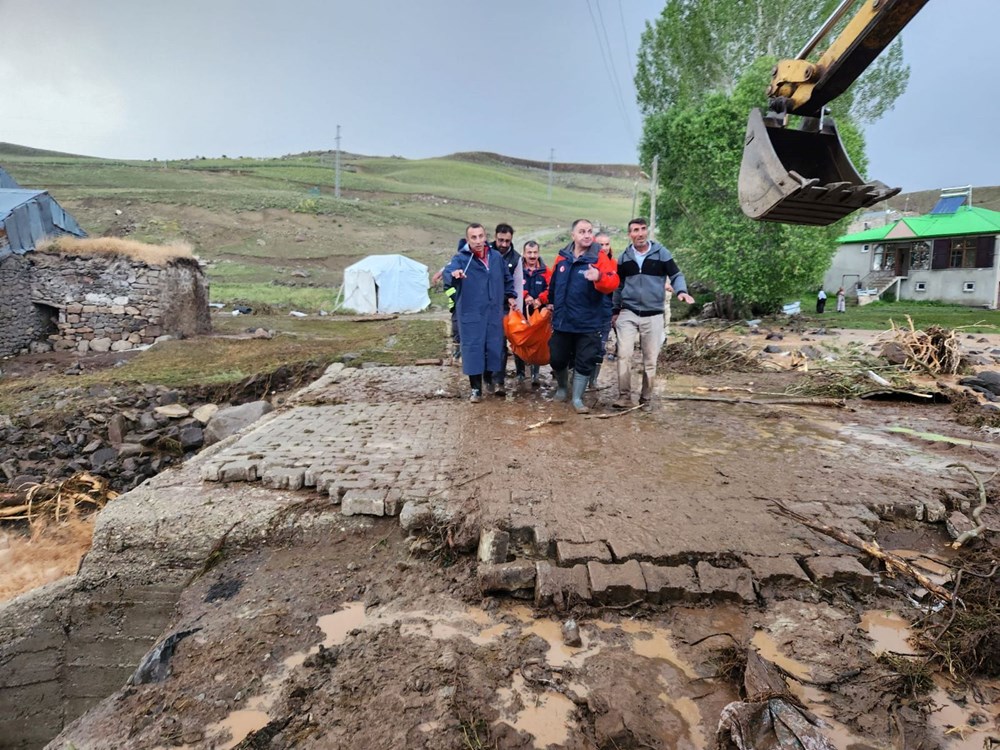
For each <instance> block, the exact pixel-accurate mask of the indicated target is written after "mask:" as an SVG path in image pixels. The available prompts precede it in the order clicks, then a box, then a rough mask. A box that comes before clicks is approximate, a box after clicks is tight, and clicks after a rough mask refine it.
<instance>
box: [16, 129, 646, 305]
mask: <svg viewBox="0 0 1000 750" xmlns="http://www.w3.org/2000/svg"><path fill="white" fill-rule="evenodd" d="M332 156H333V155H332V154H331V153H328V152H314V153H309V154H298V155H289V156H285V157H281V158H274V159H252V158H220V159H190V160H177V161H173V160H172V161H166V162H157V161H120V160H109V159H94V158H90V157H78V156H72V155H68V154H57V153H55V152H44V151H39V150H37V149H30V148H25V147H21V146H11V145H9V144H0V165H3V166H4V167H5V168H6V169H7V170H8V172H10V174H11V176H12V177H14V179H16V180H17V181H18V182H19V183H20V184H22V185H23V186H25V187H31V188H44V189H46V190H49V191H50V192H51V193H52V195H53V196H54V197H55V198H56V199H57V200H58V201H59V202H60V203H61V204H62V205H64V206H65V207H66V208H67V209H69V210H70V211H71V212H72V213H73V214H74V215H75V216H76V217H77V219H78V220H79V221H80V222H81V224H82V225H83V227H84V228H85V229H86V230H87V231H88V232H89V233H91V234H95V235H116V236H130V237H133V238H134V239H138V240H142V241H149V242H162V241H165V240H172V239H184V240H187V241H188V242H190V243H191V244H192V245H193V246H194V248H195V251H196V253H197V254H198V255H199V256H200V257H201V258H202V259H204V260H206V261H208V262H209V267H208V273H209V277H210V281H211V283H212V296H213V298H214V299H217V300H229V299H237V298H238V299H244V300H249V301H254V300H256V301H265V302H271V303H282V302H284V303H287V304H294V305H296V306H299V307H313V308H315V307H322V306H329V303H330V301H331V299H332V296H333V293H334V290H335V289H336V287H337V286H339V284H340V282H341V279H342V276H341V272H342V271H343V269H344V268H345V267H346V266H347V265H349V264H351V263H353V262H355V261H356V260H358V259H360V258H362V257H364V256H366V255H368V254H371V253H387V252H405V253H406V254H407V255H409V256H411V257H413V258H415V259H417V260H420V261H422V262H424V263H427V264H428V265H429V266H430V267H432V268H437V267H440V266H441V265H442V264H443V263H444V262H446V261H447V259H448V258H450V257H451V254H452V253H453V252H454V247H455V241H456V238H457V237H458V236H460V235H461V234H462V232H463V231H464V229H465V226H466V224H468V223H470V222H480V223H482V224H484V225H485V226H486V227H487V228H489V229H492V227H493V226H495V225H496V224H497V223H499V222H501V221H506V222H509V223H511V224H512V225H513V226H514V227H515V229H516V234H515V238H514V239H515V242H516V243H517V244H518V245H520V244H521V243H523V242H524V241H525V240H526V239H528V238H529V236H530V237H533V238H535V239H538V240H539V241H540V242H541V243H542V246H543V252H544V253H545V254H546V255H549V254H554V252H555V251H556V250H557V249H558V247H559V243H560V242H562V241H564V239H565V235H566V233H567V228H568V225H569V223H570V222H572V221H573V220H574V219H576V218H580V217H587V218H590V219H592V220H593V221H594V222H596V223H598V224H600V225H603V226H607V227H609V228H610V229H611V230H612V232H613V233H615V234H616V235H617V236H618V238H619V239H618V240H617V242H616V244H618V245H622V244H623V243H624V240H623V238H624V226H625V224H626V223H627V221H628V219H629V218H631V217H630V213H631V210H632V197H633V190H634V189H635V181H634V179H631V178H630V177H627V175H629V174H630V172H629V168H628V167H624V166H612V167H601V166H600V165H579V167H578V168H579V170H580V171H574V166H576V165H560V166H559V169H558V171H556V173H555V175H554V184H553V190H552V197H551V198H549V197H548V171H547V166H548V165H547V164H546V165H544V166H545V169H541V168H540V166H539V165H540V163H533V162H528V161H525V160H518V159H510V158H508V157H503V156H500V155H496V154H479V155H476V154H456V155H453V156H449V157H443V158H436V159H421V160H408V159H402V158H399V157H372V156H361V155H355V154H342V155H341V167H342V169H341V199H339V200H337V199H335V198H334V197H333V192H334V189H333V183H334V173H333V159H332ZM633 169H634V168H633Z"/></svg>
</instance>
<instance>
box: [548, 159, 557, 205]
mask: <svg viewBox="0 0 1000 750" xmlns="http://www.w3.org/2000/svg"><path fill="white" fill-rule="evenodd" d="M555 158H556V150H555V149H554V148H550V149H549V200H552V162H553V160H554V159H555Z"/></svg>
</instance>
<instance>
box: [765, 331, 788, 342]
mask: <svg viewBox="0 0 1000 750" xmlns="http://www.w3.org/2000/svg"><path fill="white" fill-rule="evenodd" d="M764 338H765V339H766V340H767V341H781V340H782V339H784V338H785V337H784V336H782V335H781V334H780V333H775V332H774V331H772V332H771V333H769V334H767V336H765V337H764Z"/></svg>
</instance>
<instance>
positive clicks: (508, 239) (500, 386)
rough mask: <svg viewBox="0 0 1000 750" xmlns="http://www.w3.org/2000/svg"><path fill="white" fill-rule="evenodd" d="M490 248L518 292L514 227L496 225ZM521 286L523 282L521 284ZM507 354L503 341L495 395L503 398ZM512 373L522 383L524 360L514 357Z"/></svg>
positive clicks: (518, 261)
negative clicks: (501, 260) (498, 256)
mask: <svg viewBox="0 0 1000 750" xmlns="http://www.w3.org/2000/svg"><path fill="white" fill-rule="evenodd" d="M490 247H492V248H493V249H494V250H496V251H497V252H498V253H500V257H501V258H503V262H504V265H506V266H507V270H508V271H510V276H511V278H512V279H514V291H515V292H518V291H519V289H518V286H519V284H518V274H519V273H521V271H520V270H519V268H520V265H521V256H520V254H519V253H518V252H517V250H515V249H514V227H512V226H511V225H510V224H502V223H501V224H497V228H496V230H495V231H494V232H493V242H492V243H490ZM521 286H523V282H522V284H521ZM508 356H509V352H508V351H507V342H506V341H504V346H503V361H502V362H501V363H500V378H499V379H498V380H497V382H496V395H497V396H500V397H501V398H502V397H503V396H506V395H507V386H506V383H505V382H504V379H505V378H506V377H507V357H508ZM514 372H515V373H516V375H517V380H518V382H519V383H523V382H524V360H522V359H521V358H520V357H518V356H517V355H516V354H515V355H514Z"/></svg>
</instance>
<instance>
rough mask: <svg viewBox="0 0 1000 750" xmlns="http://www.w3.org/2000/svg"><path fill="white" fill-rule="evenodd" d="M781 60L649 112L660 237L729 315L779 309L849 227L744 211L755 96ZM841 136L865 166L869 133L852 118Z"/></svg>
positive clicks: (645, 155) (819, 270)
mask: <svg viewBox="0 0 1000 750" xmlns="http://www.w3.org/2000/svg"><path fill="white" fill-rule="evenodd" d="M772 65H773V61H772V60H768V59H766V58H764V59H762V60H760V61H759V62H758V63H755V64H754V65H753V66H751V68H750V70H749V71H747V73H746V74H744V76H743V78H742V79H741V80H740V81H739V82H738V83H737V86H736V88H735V90H734V91H733V93H732V94H729V95H727V94H722V93H715V94H710V95H708V96H707V97H705V98H704V99H703V100H702V101H701V102H700V103H699V104H698V105H694V104H691V103H688V104H675V105H674V106H672V107H671V108H670V109H668V110H667V111H666V112H663V113H661V114H656V115H651V116H650V117H647V118H646V122H645V126H644V135H643V141H642V144H641V146H640V160H641V162H642V163H643V164H648V163H650V162H651V161H652V158H653V156H654V155H655V154H659V156H660V175H661V185H660V192H659V196H658V199H657V206H656V210H657V217H658V218H657V224H658V235H659V238H660V239H662V240H663V241H665V243H666V244H667V245H668V246H669V247H670V248H671V249H672V251H673V252H674V253H675V255H677V257H678V261H679V262H680V264H681V267H682V268H683V269H685V271H686V272H687V273H689V274H690V276H691V277H692V278H693V279H695V280H699V281H703V282H706V283H708V284H709V285H710V286H711V287H712V288H713V290H714V291H715V293H716V302H717V308H718V309H719V310H720V312H722V313H724V314H727V316H729V317H736V316H744V315H748V314H762V313H770V312H774V311H775V310H777V309H778V308H780V306H781V304H782V303H783V302H784V301H785V299H786V298H787V297H788V296H789V295H792V294H796V293H798V292H800V291H801V290H802V289H804V288H806V287H807V286H809V285H813V284H818V282H819V280H820V279H821V278H822V275H823V272H824V271H825V270H826V268H827V267H829V264H830V259H831V258H832V255H833V252H834V250H835V247H836V246H835V243H834V240H835V238H836V237H837V235H839V234H841V233H842V231H843V224H842V223H838V224H834V225H832V226H830V227H801V226H788V225H783V224H774V223H766V222H754V221H751V220H750V219H748V218H747V217H745V216H744V215H743V213H742V212H741V211H740V208H739V200H738V196H737V189H736V178H737V175H738V173H739V168H740V160H741V158H742V147H743V135H744V131H745V130H746V117H747V112H748V111H749V108H750V106H751V103H752V102H753V101H754V100H755V98H756V97H757V96H759V92H760V91H761V86H762V85H763V84H764V82H766V80H767V78H768V76H769V75H770V68H771V66H772ZM841 136H842V138H843V140H844V142H845V146H846V147H847V148H848V150H849V152H852V154H853V156H854V159H855V163H856V164H858V165H859V166H860V167H862V168H863V167H864V165H865V160H864V157H863V150H864V146H863V140H862V137H861V134H860V132H859V131H858V130H857V129H856V128H854V127H853V126H851V125H850V124H849V123H848V124H847V125H846V126H844V127H842V128H841Z"/></svg>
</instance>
